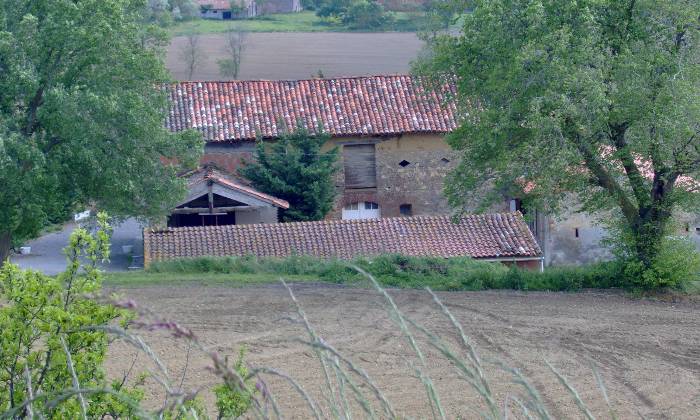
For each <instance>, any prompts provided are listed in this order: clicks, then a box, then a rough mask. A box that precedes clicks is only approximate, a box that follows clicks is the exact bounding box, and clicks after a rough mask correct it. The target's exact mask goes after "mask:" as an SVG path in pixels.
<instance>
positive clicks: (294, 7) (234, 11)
mask: <svg viewBox="0 0 700 420" xmlns="http://www.w3.org/2000/svg"><path fill="white" fill-rule="evenodd" d="M197 2H198V3H199V7H200V10H201V16H202V18H204V19H219V20H229V19H245V18H252V17H255V16H259V15H265V14H272V13H294V12H301V11H302V9H303V8H302V6H301V0H264V1H259V0H198V1H197Z"/></svg>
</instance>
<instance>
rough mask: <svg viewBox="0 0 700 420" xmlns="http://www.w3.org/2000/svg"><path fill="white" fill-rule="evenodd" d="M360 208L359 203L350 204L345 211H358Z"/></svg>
mask: <svg viewBox="0 0 700 420" xmlns="http://www.w3.org/2000/svg"><path fill="white" fill-rule="evenodd" d="M358 208H359V207H358V203H350V204H346V205H345V210H357V209H358Z"/></svg>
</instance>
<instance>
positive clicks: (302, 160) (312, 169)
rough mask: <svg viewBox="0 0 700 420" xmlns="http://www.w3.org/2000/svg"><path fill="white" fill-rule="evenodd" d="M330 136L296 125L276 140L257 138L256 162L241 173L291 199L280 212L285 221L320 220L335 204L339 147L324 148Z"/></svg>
mask: <svg viewBox="0 0 700 420" xmlns="http://www.w3.org/2000/svg"><path fill="white" fill-rule="evenodd" d="M319 132H321V130H320V129H319ZM329 138H330V137H329V136H328V135H327V134H311V133H309V132H308V131H307V130H305V129H303V128H297V129H296V130H295V131H294V132H291V133H287V134H284V135H282V136H281V137H280V138H279V139H278V140H277V141H275V142H273V143H265V142H263V141H262V140H258V142H257V145H256V149H255V162H248V163H247V165H246V166H244V167H243V168H242V169H241V170H240V174H241V175H242V176H244V177H245V178H247V179H248V180H250V182H251V183H252V184H253V186H254V187H255V188H257V189H258V190H260V191H262V192H264V193H267V194H270V195H273V196H275V197H278V198H282V199H284V200H287V201H288V202H289V209H288V210H284V211H282V212H281V213H280V215H281V219H282V220H283V221H285V222H292V221H306V220H321V219H323V217H324V216H325V215H326V214H328V212H329V211H330V210H331V208H332V207H333V199H334V197H335V186H334V182H333V179H334V175H335V173H336V172H337V171H338V167H337V165H336V162H337V160H338V150H337V148H333V149H331V150H329V151H327V152H322V151H321V147H322V146H323V145H324V144H325V143H326V142H327V141H328V139H329Z"/></svg>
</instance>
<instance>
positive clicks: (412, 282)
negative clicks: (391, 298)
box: [105, 255, 620, 291]
mask: <svg viewBox="0 0 700 420" xmlns="http://www.w3.org/2000/svg"><path fill="white" fill-rule="evenodd" d="M351 265H354V266H357V267H360V268H362V269H363V270H365V271H367V272H369V273H371V274H372V275H374V276H375V277H376V279H377V281H379V282H380V284H382V285H383V286H385V287H395V288H411V289H420V288H424V287H430V288H431V289H434V290H486V289H515V290H551V291H574V290H580V289H582V288H609V287H617V286H619V283H620V281H619V278H620V277H619V276H620V270H619V266H618V265H617V264H615V263H601V264H594V265H590V266H587V267H561V268H550V269H548V270H546V271H545V272H544V273H540V272H539V271H533V270H523V269H518V268H508V267H506V266H504V265H502V264H500V263H488V262H482V261H476V260H472V259H469V258H450V259H444V258H419V257H406V256H402V255H381V256H378V257H375V258H372V259H366V258H359V259H355V260H353V261H352V262H350V263H348V262H345V261H340V260H332V259H330V260H324V259H318V258H312V257H305V256H293V257H289V258H254V257H221V258H211V257H204V258H192V259H181V260H172V261H166V262H159V263H153V264H151V267H150V268H149V270H148V271H140V272H131V273H109V274H107V276H106V279H105V283H106V284H108V285H109V284H115V285H126V286H128V285H134V286H138V285H148V284H165V283H167V284H172V283H177V282H180V283H182V282H197V283H199V284H226V285H231V286H241V285H249V284H261V283H272V282H277V281H279V279H280V278H285V279H287V280H291V281H318V282H327V283H334V284H353V285H363V284H366V279H365V278H364V277H363V276H362V275H361V274H359V273H358V272H357V271H356V270H355V269H354V268H352V267H351Z"/></svg>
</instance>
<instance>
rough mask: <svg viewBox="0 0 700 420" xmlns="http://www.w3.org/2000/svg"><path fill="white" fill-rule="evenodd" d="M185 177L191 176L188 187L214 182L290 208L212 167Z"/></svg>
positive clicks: (279, 199)
mask: <svg viewBox="0 0 700 420" xmlns="http://www.w3.org/2000/svg"><path fill="white" fill-rule="evenodd" d="M183 176H189V180H188V182H187V185H188V187H192V186H193V185H195V184H198V183H200V182H206V181H212V182H214V183H217V184H219V185H222V186H224V187H226V188H230V189H232V190H235V191H238V192H241V193H243V194H246V195H249V196H251V197H255V198H257V199H259V200H262V201H265V202H267V203H270V204H272V205H273V206H276V207H281V208H283V209H288V208H289V203H288V202H287V201H286V200H282V199H281V198H277V197H273V196H271V195H269V194H265V193H262V192H260V191H258V190H256V189H255V188H253V187H251V186H249V185H246V184H245V183H243V182H241V181H238V180H236V179H234V178H233V177H231V176H228V175H225V174H224V173H222V172H221V171H219V170H217V169H215V168H212V167H203V168H200V169H198V170H195V171H192V172H190V173H187V174H184V175H183Z"/></svg>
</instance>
